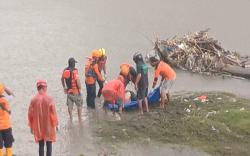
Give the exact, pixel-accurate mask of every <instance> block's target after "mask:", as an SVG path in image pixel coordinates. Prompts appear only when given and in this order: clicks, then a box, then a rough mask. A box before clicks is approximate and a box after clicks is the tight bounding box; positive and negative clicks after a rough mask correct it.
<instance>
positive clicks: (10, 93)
mask: <svg viewBox="0 0 250 156" xmlns="http://www.w3.org/2000/svg"><path fill="white" fill-rule="evenodd" d="M4 91H5V92H6V93H7V94H8V95H12V96H14V93H13V92H12V91H11V90H10V89H9V88H6V87H4Z"/></svg>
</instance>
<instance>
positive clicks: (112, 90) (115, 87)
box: [102, 76, 125, 113]
mask: <svg viewBox="0 0 250 156" xmlns="http://www.w3.org/2000/svg"><path fill="white" fill-rule="evenodd" d="M102 95H103V98H104V104H103V107H104V108H107V105H108V104H112V105H113V108H114V105H115V104H117V105H118V109H119V113H122V108H123V105H124V101H125V87H124V78H123V77H122V76H118V78H117V79H114V80H111V81H108V82H107V83H106V84H105V85H104V87H103V89H102ZM113 111H114V112H115V110H114V109H113Z"/></svg>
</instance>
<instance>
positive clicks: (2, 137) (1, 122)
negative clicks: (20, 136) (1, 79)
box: [0, 83, 14, 156]
mask: <svg viewBox="0 0 250 156" xmlns="http://www.w3.org/2000/svg"><path fill="white" fill-rule="evenodd" d="M4 92H6V93H7V94H8V95H13V93H12V92H11V91H10V90H9V89H7V88H6V87H5V86H4V85H3V84H1V83H0V156H3V147H5V148H6V156H12V143H13V142H14V137H13V135H12V128H11V121H10V114H11V111H10V106H9V103H8V101H7V100H6V98H5V96H4V95H3V93H4Z"/></svg>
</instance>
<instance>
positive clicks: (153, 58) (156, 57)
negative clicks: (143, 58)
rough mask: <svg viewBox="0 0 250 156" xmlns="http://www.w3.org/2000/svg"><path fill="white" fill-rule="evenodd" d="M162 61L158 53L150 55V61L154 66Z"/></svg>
mask: <svg viewBox="0 0 250 156" xmlns="http://www.w3.org/2000/svg"><path fill="white" fill-rule="evenodd" d="M160 61H161V59H160V57H159V55H157V54H155V55H152V56H149V63H150V65H151V66H153V67H155V66H157V64H159V62H160Z"/></svg>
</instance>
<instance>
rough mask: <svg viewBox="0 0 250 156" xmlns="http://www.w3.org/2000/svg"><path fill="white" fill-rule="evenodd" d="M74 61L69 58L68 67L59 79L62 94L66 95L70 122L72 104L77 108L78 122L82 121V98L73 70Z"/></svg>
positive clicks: (74, 69) (78, 82)
mask: <svg viewBox="0 0 250 156" xmlns="http://www.w3.org/2000/svg"><path fill="white" fill-rule="evenodd" d="M75 63H77V62H76V60H75V59H74V58H73V57H71V58H69V60H68V67H67V68H65V69H64V70H63V74H62V77H61V82H62V86H63V88H64V93H65V94H67V102H66V104H67V106H68V112H69V117H70V121H72V120H73V116H72V111H73V106H74V103H75V104H76V106H77V112H78V120H79V121H82V117H81V116H82V105H83V98H82V94H81V83H80V77H79V74H78V70H77V68H75Z"/></svg>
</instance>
